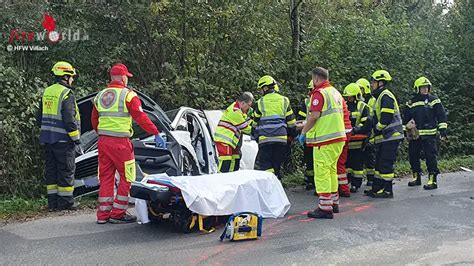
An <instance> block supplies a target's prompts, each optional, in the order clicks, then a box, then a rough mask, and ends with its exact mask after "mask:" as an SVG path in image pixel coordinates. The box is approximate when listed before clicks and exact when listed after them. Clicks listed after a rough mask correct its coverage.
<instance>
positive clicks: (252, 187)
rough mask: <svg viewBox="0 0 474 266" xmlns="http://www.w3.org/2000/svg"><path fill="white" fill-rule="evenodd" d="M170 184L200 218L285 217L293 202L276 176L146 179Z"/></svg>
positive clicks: (247, 172)
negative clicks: (252, 214) (243, 214)
mask: <svg viewBox="0 0 474 266" xmlns="http://www.w3.org/2000/svg"><path fill="white" fill-rule="evenodd" d="M153 179H156V180H162V181H169V182H171V183H172V184H173V185H175V186H176V187H178V188H179V189H181V193H182V195H183V198H184V201H185V202H186V206H187V207H188V208H189V209H190V210H191V211H192V212H194V213H198V214H201V215H215V216H220V215H230V214H233V213H237V212H243V211H249V212H255V213H258V214H260V215H262V216H263V217H264V218H278V217H283V216H285V214H286V213H287V212H288V210H289V209H290V206H291V205H290V202H289V200H288V197H287V196H286V194H285V191H284V190H283V187H282V185H281V183H280V181H279V180H278V179H277V178H276V176H275V175H274V174H273V173H269V172H265V171H257V170H241V171H237V172H233V173H224V174H212V175H201V176H176V177H168V176H167V175H162V174H159V175H149V176H147V177H146V178H145V180H144V181H142V182H144V183H146V180H153Z"/></svg>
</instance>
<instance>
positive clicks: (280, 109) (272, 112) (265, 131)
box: [255, 92, 296, 144]
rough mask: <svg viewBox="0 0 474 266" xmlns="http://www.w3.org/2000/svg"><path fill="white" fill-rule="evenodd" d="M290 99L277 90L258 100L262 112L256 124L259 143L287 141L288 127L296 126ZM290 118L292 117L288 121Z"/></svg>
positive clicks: (258, 106)
mask: <svg viewBox="0 0 474 266" xmlns="http://www.w3.org/2000/svg"><path fill="white" fill-rule="evenodd" d="M289 107H290V100H289V99H288V98H287V97H285V96H282V95H280V94H279V93H277V92H272V93H268V94H266V95H264V96H263V97H262V98H261V99H260V100H258V102H257V108H258V110H259V111H260V112H261V116H260V117H257V116H256V118H259V120H258V123H257V125H256V128H255V130H256V135H257V136H258V144H264V143H284V144H286V143H287V135H288V130H287V129H288V128H290V127H295V126H296V124H295V123H296V120H295V119H294V118H293V119H291V118H290V117H294V114H293V110H292V109H291V108H289ZM287 118H288V119H291V120H289V121H287Z"/></svg>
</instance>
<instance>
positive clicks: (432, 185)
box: [423, 173, 438, 190]
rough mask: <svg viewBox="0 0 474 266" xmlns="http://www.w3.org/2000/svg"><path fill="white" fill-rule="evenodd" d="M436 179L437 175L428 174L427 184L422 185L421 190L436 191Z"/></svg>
mask: <svg viewBox="0 0 474 266" xmlns="http://www.w3.org/2000/svg"><path fill="white" fill-rule="evenodd" d="M436 178H437V174H434V173H430V174H429V175H428V183H427V184H426V185H424V186H423V188H424V189H426V190H432V189H437V188H438V184H437V183H436Z"/></svg>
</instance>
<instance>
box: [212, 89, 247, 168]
mask: <svg viewBox="0 0 474 266" xmlns="http://www.w3.org/2000/svg"><path fill="white" fill-rule="evenodd" d="M253 100H254V98H253V95H252V93H250V92H244V93H242V95H240V96H239V97H238V98H237V100H236V101H235V102H233V103H232V104H231V105H229V107H227V109H226V110H225V111H224V113H223V114H222V117H221V119H220V120H219V124H217V128H216V132H215V134H214V141H215V143H216V147H217V152H218V154H219V169H218V170H219V173H228V172H234V171H238V170H239V166H240V159H241V152H240V148H241V147H242V134H250V133H251V129H252V120H251V119H250V117H251V112H252V104H253Z"/></svg>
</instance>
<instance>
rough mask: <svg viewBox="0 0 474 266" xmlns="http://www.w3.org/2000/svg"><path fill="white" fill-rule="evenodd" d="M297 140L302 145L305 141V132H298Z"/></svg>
mask: <svg viewBox="0 0 474 266" xmlns="http://www.w3.org/2000/svg"><path fill="white" fill-rule="evenodd" d="M296 138H297V139H298V142H299V143H300V144H301V145H303V146H304V143H305V141H306V135H305V134H299V135H298V136H297V137H296Z"/></svg>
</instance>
